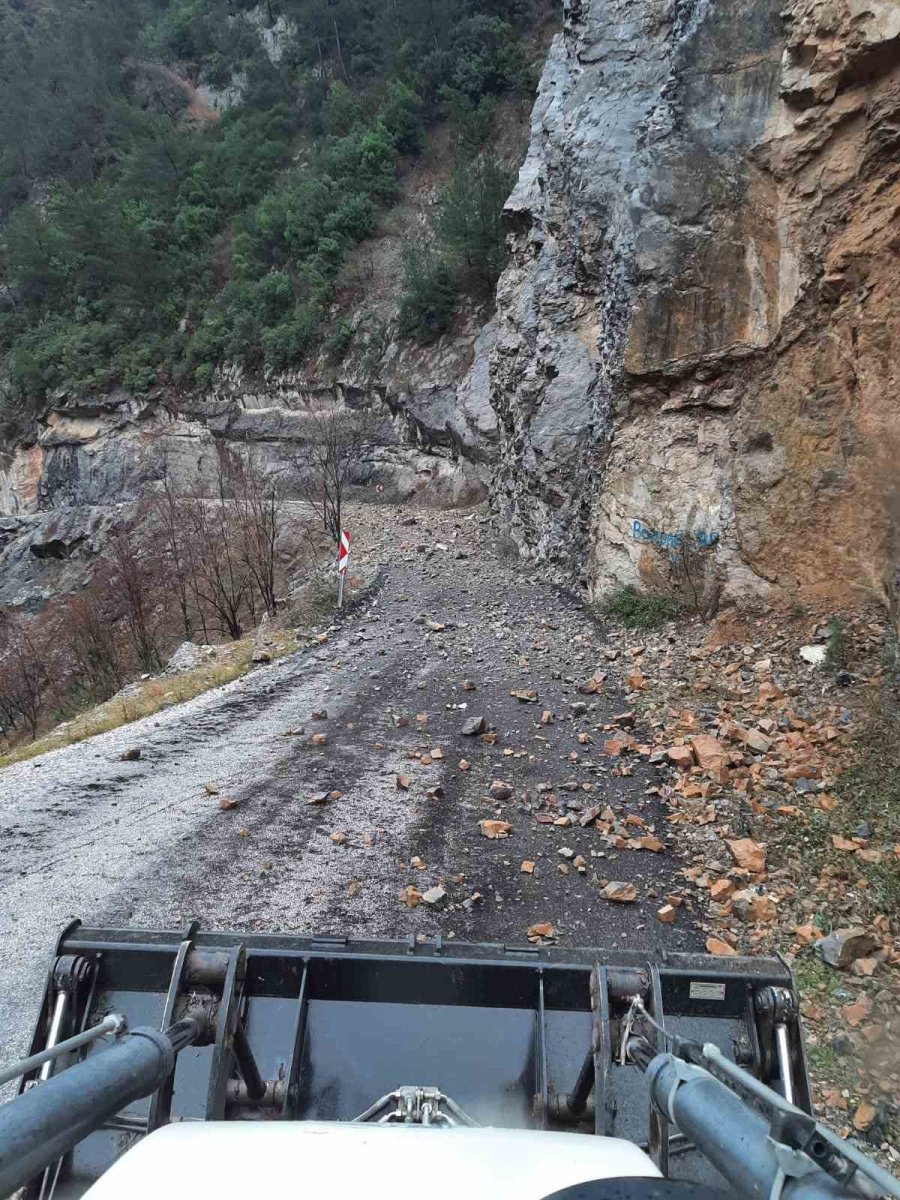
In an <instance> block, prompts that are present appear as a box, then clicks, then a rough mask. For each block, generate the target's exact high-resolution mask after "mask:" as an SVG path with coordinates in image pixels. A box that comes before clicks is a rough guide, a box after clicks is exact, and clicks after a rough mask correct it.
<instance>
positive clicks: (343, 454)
mask: <svg viewBox="0 0 900 1200" xmlns="http://www.w3.org/2000/svg"><path fill="white" fill-rule="evenodd" d="M372 427H373V421H372V416H371V413H370V412H368V411H366V412H356V411H354V410H353V409H348V408H344V407H342V406H337V405H335V406H334V407H332V408H327V409H321V410H319V411H318V412H313V413H310V415H309V420H308V422H307V429H308V436H307V439H306V440H305V441H304V442H303V443H302V444H301V445H300V447H299V448H298V450H297V452H296V454H295V455H294V458H293V467H294V471H295V473H296V477H297V488H298V491H299V492H300V494H301V496H302V497H303V498H304V499H305V500H307V501H309V503H311V504H312V505H313V506H314V507H315V508H316V509H317V511H318V513H319V517H320V519H321V522H322V528H323V529H324V530H325V531H326V533H328V534H329V535H330V536H331V537H332V539H333V540H334V541H335V543H337V542H338V540H339V539H340V536H341V529H342V528H343V526H342V517H343V506H344V499H345V497H346V494H347V488H348V486H349V485H350V483H351V482H352V480H353V477H354V475H355V474H357V473H358V471H359V468H360V465H361V463H362V461H363V459H364V457H365V454H366V451H367V450H368V449H369V447H370V445H371V442H372V432H373V429H372Z"/></svg>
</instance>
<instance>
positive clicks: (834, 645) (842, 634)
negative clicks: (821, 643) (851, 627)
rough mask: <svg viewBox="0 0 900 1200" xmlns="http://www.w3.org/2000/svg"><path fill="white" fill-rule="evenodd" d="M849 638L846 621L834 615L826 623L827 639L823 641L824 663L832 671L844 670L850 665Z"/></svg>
mask: <svg viewBox="0 0 900 1200" xmlns="http://www.w3.org/2000/svg"><path fill="white" fill-rule="evenodd" d="M850 658H851V656H850V639H849V637H848V636H847V623H846V621H844V619H843V618H842V617H834V618H833V619H832V620H831V621H830V622H829V625H828V640H827V642H826V643H825V665H826V666H827V667H829V668H830V669H831V670H832V671H845V670H847V668H848V667H849V666H850Z"/></svg>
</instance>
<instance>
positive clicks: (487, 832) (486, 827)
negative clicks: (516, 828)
mask: <svg viewBox="0 0 900 1200" xmlns="http://www.w3.org/2000/svg"><path fill="white" fill-rule="evenodd" d="M478 828H479V829H480V830H481V836H482V837H486V838H490V839H491V840H492V841H493V840H495V839H496V838H505V837H509V835H510V834H511V833H512V825H510V823H509V821H491V820H483V821H479V822H478Z"/></svg>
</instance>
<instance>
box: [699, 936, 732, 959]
mask: <svg viewBox="0 0 900 1200" xmlns="http://www.w3.org/2000/svg"><path fill="white" fill-rule="evenodd" d="M706 949H707V952H708V953H709V954H715V955H717V956H718V957H719V958H724V957H726V956H727V955H730V954H737V950H735V948H734V946H729V944H728V942H723V941H722V939H721V938H717V937H708V938H707V939H706Z"/></svg>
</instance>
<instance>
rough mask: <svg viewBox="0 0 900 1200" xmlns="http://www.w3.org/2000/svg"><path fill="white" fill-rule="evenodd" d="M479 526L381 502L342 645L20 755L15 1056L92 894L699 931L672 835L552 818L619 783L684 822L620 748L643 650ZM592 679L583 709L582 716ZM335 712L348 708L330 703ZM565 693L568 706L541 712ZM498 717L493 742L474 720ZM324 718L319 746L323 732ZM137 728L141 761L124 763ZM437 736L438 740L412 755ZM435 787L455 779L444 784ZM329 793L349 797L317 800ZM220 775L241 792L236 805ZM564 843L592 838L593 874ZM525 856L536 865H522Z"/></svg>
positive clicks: (205, 908) (587, 929)
mask: <svg viewBox="0 0 900 1200" xmlns="http://www.w3.org/2000/svg"><path fill="white" fill-rule="evenodd" d="M479 532H480V524H479V522H478V520H477V519H469V520H466V519H464V518H463V517H461V516H458V515H457V516H453V515H452V514H426V513H423V514H422V515H421V516H420V518H419V523H418V524H417V525H416V526H412V527H410V526H403V525H400V524H398V523H397V521H396V518H394V523H393V524H391V520H389V519H388V516H387V515H385V517H384V518H383V519H382V520H380V522H373V523H372V524H371V532H370V538H369V540H370V542H371V548H370V551H369V558H370V559H373V558H377V559H379V560H380V561H383V562H385V563H386V564H387V566H386V570H385V573H384V577H383V582H382V585H381V588H380V590H379V591H378V592H377V594H376V595H375V597H374V599H373V600H370V601H369V602H368V603H367V604H365V605H363V606H362V607H361V608H360V609H359V610H358V611H357V612H356V613H354V614H353V616H352V617H349V618H348V619H347V620H346V621H345V623H344V625H343V626H342V627H341V628H339V629H337V630H336V631H335V632H333V633H332V634H331V635H330V637H329V639H328V641H327V642H326V643H324V644H323V645H321V646H318V647H315V648H313V649H312V650H308V651H302V652H299V653H298V654H296V655H293V656H291V657H289V658H286V659H283V660H281V661H280V662H278V663H275V664H273V665H271V666H267V667H261V668H259V669H257V670H255V671H254V672H253V673H252V674H251V675H250V676H248V677H247V678H246V679H244V680H242V681H238V682H236V683H234V684H229V685H227V686H226V687H223V688H219V689H217V690H215V691H213V692H210V693H207V694H206V695H204V696H200V697H198V698H197V699H195V700H193V701H190V702H188V703H187V704H184V705H181V706H179V707H177V708H172V709H169V710H167V711H165V712H162V713H159V714H157V715H156V716H153V717H149V718H147V719H145V720H143V721H140V722H138V723H135V724H133V725H131V726H128V727H126V728H124V729H120V730H116V731H114V732H112V733H109V734H104V735H101V736H99V737H97V738H94V739H91V740H90V741H87V742H83V743H81V744H80V745H77V746H72V747H69V748H67V749H65V750H59V751H54V752H52V753H50V754H46V755H44V756H43V757H41V758H39V759H35V760H32V761H31V762H26V763H22V764H18V765H16V766H13V767H9V768H7V769H5V770H3V771H0V1028H2V1029H3V1031H4V1032H3V1043H4V1044H3V1050H2V1055H0V1056H2V1058H4V1059H8V1058H11V1057H13V1056H14V1055H15V1054H16V1053H17V1052H20V1051H21V1050H22V1047H23V1045H24V1043H25V1042H26V1040H27V1037H28V1036H29V1033H30V1028H31V1024H32V1022H33V1019H34V1016H35V1014H36V1011H37V1003H38V998H39V995H40V989H41V987H42V983H43V973H44V971H45V969H46V964H47V957H48V954H49V951H50V948H51V946H52V943H53V939H54V937H55V934H56V933H57V931H58V930H59V928H60V927H61V926H62V925H63V924H65V923H66V922H68V921H69V920H71V919H72V918H75V917H80V918H81V919H83V920H84V921H85V923H87V924H102V925H128V926H132V927H145V928H146V927H167V928H180V927H182V926H184V925H185V923H186V922H187V921H188V920H189V919H191V918H194V917H197V918H199V919H200V920H201V922H202V924H203V925H204V926H205V927H206V928H217V929H248V930H263V929H270V930H273V931H295V932H316V933H340V934H348V935H354V934H356V935H364V936H370V937H371V936H405V935H406V934H408V933H410V932H414V933H420V932H421V933H435V932H438V931H440V932H442V933H443V934H444V935H452V936H455V937H456V938H457V939H459V940H466V941H498V942H507V943H516V942H518V943H523V942H524V941H525V938H526V933H527V930H528V928H529V926H531V925H532V924H534V923H536V922H550V923H551V924H552V925H553V926H554V928H555V929H556V930H557V931H558V940H559V944H561V945H565V944H569V945H589V946H598V947H604V946H605V947H610V948H612V947H630V948H639V949H641V950H642V951H646V952H648V953H652V952H653V951H654V950H656V949H658V948H660V947H667V948H669V949H679V948H684V949H694V948H696V947H697V946H698V944H699V937H698V935H697V934H696V933H695V931H694V930H693V928H692V923H691V921H690V918H689V915H688V914H687V913H686V912H683V911H681V910H680V911H679V920H678V922H677V923H676V924H675V925H672V926H670V925H662V924H660V923H659V922H658V921H657V920H656V919H655V912H656V910H657V908H659V906H660V905H661V904H662V903H663V902H664V899H663V897H664V894H665V893H666V892H667V891H669V890H671V888H672V886H673V883H674V882H675V880H674V873H675V871H676V870H677V867H678V865H679V864H678V861H677V859H676V858H675V857H674V855H672V854H671V853H670V852H669V851H668V850H667V851H666V852H665V853H663V854H653V853H647V852H636V851H631V850H625V851H621V852H617V851H614V850H609V849H608V848H607V847H605V846H604V844H603V842H602V840H601V838H600V835H599V834H598V832H597V830H595V829H593V828H586V829H581V828H580V827H578V825H577V824H576V825H575V826H574V827H572V828H560V827H557V826H554V825H549V824H542V823H539V822H538V821H537V820H536V817H537V816H538V815H543V816H547V815H550V816H558V815H559V811H560V809H559V808H558V807H554V805H553V802H552V801H550V800H548V797H549V796H553V797H555V798H556V800H557V801H559V802H562V803H564V804H566V803H567V804H568V805H569V806H570V809H571V811H573V812H575V813H576V815H577V813H578V811H579V810H578V809H577V808H576V806H577V805H581V806H582V807H581V811H583V810H584V809H585V808H586V807H588V806H591V805H597V804H600V805H606V804H609V805H610V806H611V807H612V808H613V810H614V811H615V812H616V813H617V814H618V815H620V816H623V815H625V814H627V813H632V814H634V815H636V816H638V815H639V816H640V817H641V818H642V819H643V820H644V821H645V822H647V823H649V824H650V825H653V826H654V827H655V832H656V834H657V835H658V836H659V837H660V838H662V840H663V841H666V840H667V839H666V826H665V823H664V821H663V819H662V814H661V812H660V811H659V810H658V808H656V807H654V806H655V804H656V802H655V800H654V799H653V798H651V797H647V796H645V789H646V787H647V785H648V782H651V781H652V780H651V775H652V770H653V769H652V768H650V767H648V766H646V765H645V764H643V763H638V764H637V765H636V766H635V768H634V774H633V775H631V776H627V777H622V776H618V775H616V774H614V773H613V772H614V770H615V769H616V760H613V759H610V758H609V757H608V756H606V755H605V754H604V753H603V751H602V744H603V741H604V739H605V738H606V737H608V736H610V734H609V733H608V732H603V731H602V730H598V726H602V725H603V724H604V723H605V722H608V721H609V718H610V716H611V715H612V714H614V713H617V712H620V711H621V710H622V709H623V708H625V707H626V701H625V698H624V696H623V694H622V692H621V690H620V689H619V686H618V680H617V669H619V668H620V667H621V666H622V664H621V662H616V663H614V664H609V663H605V662H604V660H603V653H602V651H603V645H604V640H603V632H602V629H601V628H600V627H599V626H598V625H597V624H596V623H595V622H594V621H593V620H592V619H591V617H590V616H589V614H587V613H586V612H585V611H584V610H583V609H582V608H581V607H580V606H579V605H578V604H577V603H575V602H574V601H573V600H570V599H567V598H565V597H563V596H561V595H560V594H559V593H558V592H556V591H555V590H553V589H552V588H551V587H549V586H548V585H546V584H544V583H541V582H539V581H536V580H535V579H534V578H533V577H531V576H529V575H528V574H527V573H525V572H524V571H523V570H522V568H521V566H520V565H519V564H518V563H517V562H515V561H510V560H503V559H499V558H497V557H496V556H495V555H494V554H493V553H492V552H491V550H490V548H489V547H488V548H485V547H480V546H479V541H478V538H479ZM361 540H362V541H363V542H364V541H365V538H364V536H363V537H362V539H361ZM442 547H443V548H442ZM364 553H365V552H364ZM428 622H430V623H431V625H432V626H433V628H429V625H428ZM441 625H443V626H444V628H443V629H440V628H436V627H437V626H441ZM598 666H601V667H604V668H608V669H609V671H610V677H609V679H608V680H607V684H606V688H605V690H604V691H603V692H602V693H601V694H599V695H597V696H589V697H583V696H581V695H579V693H578V690H577V689H578V685H579V684H580V683H581V682H582V681H583V680H584V679H586V678H587V677H588V676H590V675H591V674H592V673H593V671H594V670H595V669H596V668H597V667H598ZM464 683H466V684H468V685H474V688H471V687H466V688H464V687H463V684H464ZM517 689H534V690H535V691H536V692H537V693H538V701H537V703H523V702H521V701H519V700H517V699H516V698H514V697H512V696H510V691H511V690H517ZM573 702H575V703H578V702H586V703H587V705H588V711H587V712H586V713H584V714H582V715H580V716H573V715H572V710H571V707H570V705H571V704H572V703H573ZM463 706H465V707H463ZM323 709H324V710H327V719H324V720H314V719H313V718H312V713H313V711H314V710H316V711H320V710H323ZM544 710H550V711H551V712H552V713H553V714H554V719H553V723H552V724H549V725H545V724H542V723H541V721H540V718H541V714H542V712H543V711H544ZM480 715H483V716H484V718H485V720H486V722H487V724H488V725H489V726H491V727H493V729H494V731H495V732H496V735H497V736H496V741H495V742H494V743H493V744H490V743H488V742H485V741H483V740H481V739H479V738H470V737H464V736H462V734H461V726H462V724H463V722H464V721H465V720H466V719H467V718H469V717H471V716H480ZM299 729H303V731H304V732H303V733H298V732H297V730H299ZM289 731H292V732H289ZM318 733H324V734H325V735H326V737H327V742H326V744H325V745H324V746H314V745H312V744H311V737H312V735H313V734H318ZM579 733H582V734H586V735H587V736H588V738H589V739H590V741H589V742H588V743H587V744H583V743H582V742H579V740H578V734H579ZM133 746H139V747H140V748H141V752H142V753H141V758H140V760H139V761H137V762H123V761H121V755H122V752H123V751H124V750H126V749H128V748H130V747H133ZM433 749H439V751H440V753H441V754H442V755H443V757H438V758H435V759H434V760H433V761H432V762H431V763H430V764H428V763H427V761H426V763H425V764H423V763H422V761H421V759H420V758H418V757H414V756H416V755H420V754H422V753H427V754H430V751H431V750H433ZM573 755H574V756H577V758H573V757H572V756H573ZM463 757H464V758H465V759H466V760H468V762H469V763H470V768H469V769H468V770H467V771H462V770H460V769H459V765H458V764H459V762H460V760H461V759H462V758H463ZM398 775H403V776H406V777H407V778H408V781H409V786H408V789H405V790H404V789H403V788H401V787H398V783H397V776H398ZM493 780H503V781H505V782H507V783H508V784H510V785H511V788H512V796H511V798H509V799H508V800H506V801H503V802H497V801H494V800H491V799H490V798H489V795H488V791H489V787H490V784H491V782H492V781H493ZM436 785H441V786H442V788H443V797H442V798H429V797H428V795H427V794H426V792H427V789H429V788H433V787H435V786H436ZM208 789H215V790H216V792H217V793H218V794H216V795H211V794H209V790H208ZM326 791H327V792H332V791H334V792H340V797H339V798H335V799H330V800H328V801H327V802H326V803H325V804H321V805H318V804H317V805H311V804H310V803H309V800H310V798H311V797H313V796H314V795H316V794H317V793H321V792H326ZM221 796H227V797H229V798H231V799H233V800H237V801H238V802H239V803H238V805H237V806H236V807H234V808H232V809H231V810H230V811H227V812H226V811H222V809H221V808H220V798H221ZM495 817H499V818H501V819H503V820H506V821H509V822H510V823H511V824H512V827H513V828H512V833H511V835H510V836H509V837H508V838H506V839H504V840H497V841H489V840H487V839H485V838H483V837H482V836H481V835H480V832H479V826H478V822H479V820H481V819H483V818H495ZM640 832H646V830H644V829H642V830H640ZM332 834H344V835H346V840H345V841H343V844H337V843H336V842H335V841H334V840H332V837H331V835H332ZM560 849H567V850H571V851H572V852H573V854H574V855H579V854H580V855H582V856H584V858H585V860H586V862H587V869H586V871H585V873H584V874H579V873H578V872H577V871H576V870H575V869H574V868H573V867H572V866H571V865H570V864H571V859H567V858H563V857H562V856H560V855H559V853H558V851H559V850H560ZM413 857H417V859H418V860H419V861H420V862H421V863H423V864H424V866H422V867H420V868H416V867H414V866H413V865H411V860H412V859H413ZM526 859H527V860H532V861H534V862H535V863H536V868H535V871H534V874H532V875H526V874H523V873H522V872H521V870H520V866H521V863H522V861H523V860H526ZM561 863H562V864H567V865H569V873H568V874H561V873H560V872H559V871H558V865H559V864H561ZM608 878H609V879H617V880H626V881H631V882H633V883H634V884H635V886H636V888H637V892H638V900H637V901H636V902H635V903H634V904H630V905H627V906H626V905H612V904H610V903H608V902H607V901H605V900H603V899H602V898H601V897H600V894H599V893H600V887H599V884H598V879H608ZM436 885H441V886H443V887H444V888H445V890H446V892H447V898H446V900H445V901H444V902H443V905H442V906H441V907H440V908H439V909H432V908H430V907H429V906H428V905H427V904H419V905H418V906H417V907H415V908H412V909H411V908H408V907H407V905H406V904H405V903H402V902H401V900H400V899H399V897H400V894H401V892H403V891H404V889H405V888H407V887H408V886H414V887H415V888H416V889H417V890H418V891H420V892H425V891H426V890H427V889H429V888H431V887H434V886H436ZM475 893H478V894H479V896H480V897H481V899H480V900H476V901H473V902H472V903H471V904H470V905H469V907H464V906H463V902H464V901H466V900H468V899H469V898H471V897H472V896H473V895H474V894H475ZM648 893H649V894H648Z"/></svg>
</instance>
